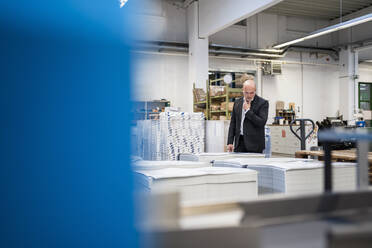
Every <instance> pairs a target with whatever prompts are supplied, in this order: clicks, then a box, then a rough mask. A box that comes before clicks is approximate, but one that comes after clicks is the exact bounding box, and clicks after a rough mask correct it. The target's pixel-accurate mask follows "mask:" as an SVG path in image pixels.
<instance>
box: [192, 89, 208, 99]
mask: <svg viewBox="0 0 372 248" xmlns="http://www.w3.org/2000/svg"><path fill="white" fill-rule="evenodd" d="M192 92H193V93H194V98H195V101H196V102H203V101H205V100H206V96H207V94H206V93H205V91H204V90H203V89H199V88H195V89H193V91H192Z"/></svg>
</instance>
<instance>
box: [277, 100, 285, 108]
mask: <svg viewBox="0 0 372 248" xmlns="http://www.w3.org/2000/svg"><path fill="white" fill-rule="evenodd" d="M275 109H277V110H280V109H284V102H283V101H276V107H275Z"/></svg>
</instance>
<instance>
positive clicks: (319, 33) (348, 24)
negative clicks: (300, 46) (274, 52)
mask: <svg viewBox="0 0 372 248" xmlns="http://www.w3.org/2000/svg"><path fill="white" fill-rule="evenodd" d="M369 21H372V13H370V14H368V15H364V16H360V17H357V18H355V19H351V20H349V21H346V22H341V23H339V24H335V25H332V26H329V27H326V28H322V29H319V30H317V31H314V32H311V33H310V34H309V35H307V36H305V37H302V38H299V39H295V40H292V41H288V42H285V43H282V44H278V45H275V46H274V47H273V48H275V49H278V48H282V47H286V46H289V45H292V44H295V43H298V42H302V41H304V40H309V39H312V38H315V37H319V36H322V35H325V34H329V33H333V32H336V31H339V30H342V29H345V28H350V27H352V26H356V25H359V24H361V23H365V22H369Z"/></svg>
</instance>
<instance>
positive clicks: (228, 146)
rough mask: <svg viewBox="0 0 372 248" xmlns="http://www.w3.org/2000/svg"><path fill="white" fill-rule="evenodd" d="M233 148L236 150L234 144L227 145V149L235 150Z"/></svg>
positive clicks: (229, 150)
mask: <svg viewBox="0 0 372 248" xmlns="http://www.w3.org/2000/svg"><path fill="white" fill-rule="evenodd" d="M233 150H234V145H232V144H229V145H227V151H228V152H233Z"/></svg>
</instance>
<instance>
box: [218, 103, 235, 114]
mask: <svg viewBox="0 0 372 248" xmlns="http://www.w3.org/2000/svg"><path fill="white" fill-rule="evenodd" d="M233 108H234V103H233V102H229V106H228V109H229V111H230V112H231V111H232V110H233ZM221 110H226V102H223V103H221Z"/></svg>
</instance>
